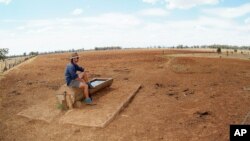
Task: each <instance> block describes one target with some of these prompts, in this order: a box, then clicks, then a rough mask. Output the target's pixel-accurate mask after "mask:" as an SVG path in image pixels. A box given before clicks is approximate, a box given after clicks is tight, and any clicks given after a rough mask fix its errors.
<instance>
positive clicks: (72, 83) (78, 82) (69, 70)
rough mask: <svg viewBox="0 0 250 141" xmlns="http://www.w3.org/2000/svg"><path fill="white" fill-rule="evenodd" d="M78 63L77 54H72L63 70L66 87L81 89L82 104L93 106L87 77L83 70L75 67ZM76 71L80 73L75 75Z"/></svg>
mask: <svg viewBox="0 0 250 141" xmlns="http://www.w3.org/2000/svg"><path fill="white" fill-rule="evenodd" d="M78 61H79V56H78V54H77V53H73V54H72V55H71V57H70V63H69V64H68V65H67V67H66V70H65V80H66V83H67V86H69V87H73V88H80V89H82V90H83V96H84V97H85V99H84V102H85V103H86V104H93V102H92V98H91V96H90V94H89V87H91V85H90V83H89V82H88V77H87V74H86V72H85V71H84V68H82V67H79V66H78V65H77V64H78ZM77 71H80V73H77Z"/></svg>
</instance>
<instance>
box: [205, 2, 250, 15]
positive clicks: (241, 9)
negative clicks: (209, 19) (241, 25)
mask: <svg viewBox="0 0 250 141" xmlns="http://www.w3.org/2000/svg"><path fill="white" fill-rule="evenodd" d="M203 12H204V13H206V14H210V15H215V16H219V17H223V18H237V17H241V16H244V15H246V14H248V13H250V3H247V4H243V5H241V6H238V7H224V8H211V9H205V10H203Z"/></svg>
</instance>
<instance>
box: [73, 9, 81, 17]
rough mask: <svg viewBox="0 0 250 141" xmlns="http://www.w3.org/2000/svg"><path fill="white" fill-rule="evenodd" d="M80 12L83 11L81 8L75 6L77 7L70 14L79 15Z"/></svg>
mask: <svg viewBox="0 0 250 141" xmlns="http://www.w3.org/2000/svg"><path fill="white" fill-rule="evenodd" d="M82 12H83V10H82V9H79V8H77V9H75V10H74V11H73V12H72V13H71V14H72V15H76V16H77V15H81V14H82Z"/></svg>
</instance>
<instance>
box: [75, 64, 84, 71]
mask: <svg viewBox="0 0 250 141" xmlns="http://www.w3.org/2000/svg"><path fill="white" fill-rule="evenodd" d="M76 70H77V71H80V72H84V68H83V67H79V66H78V65H76Z"/></svg>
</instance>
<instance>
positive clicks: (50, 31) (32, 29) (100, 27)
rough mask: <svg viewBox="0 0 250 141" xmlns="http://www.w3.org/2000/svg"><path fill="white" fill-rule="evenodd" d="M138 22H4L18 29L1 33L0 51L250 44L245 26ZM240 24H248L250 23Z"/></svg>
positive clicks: (122, 17) (111, 16)
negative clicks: (1, 48)
mask: <svg viewBox="0 0 250 141" xmlns="http://www.w3.org/2000/svg"><path fill="white" fill-rule="evenodd" d="M139 17H140V15H137V14H124V13H104V14H100V15H97V16H77V17H71V18H58V19H41V20H39V19H37V20H26V21H24V20H20V21H18V20H11V19H9V20H7V22H11V25H17V27H16V28H10V29H6V28H5V29H1V28H0V46H2V47H6V48H9V49H10V54H23V52H30V51H54V50H62V49H64V50H66V49H72V48H74V49H79V48H85V49H91V48H92V49H93V48H94V47H95V46H111V45H119V46H122V47H138V46H139V47H147V46H150V45H165V46H173V45H178V44H184V45H204V44H231V45H249V44H250V40H249V39H250V34H249V32H250V24H241V23H239V22H237V21H235V20H234V19H227V18H220V17H210V16H201V17H198V18H196V19H192V20H170V19H166V20H164V19H162V20H161V21H154V22H153V21H148V20H143V19H140V18H139ZM245 21H246V23H248V22H249V18H248V19H246V20H245ZM0 22H1V21H0ZM18 27H19V28H18Z"/></svg>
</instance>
